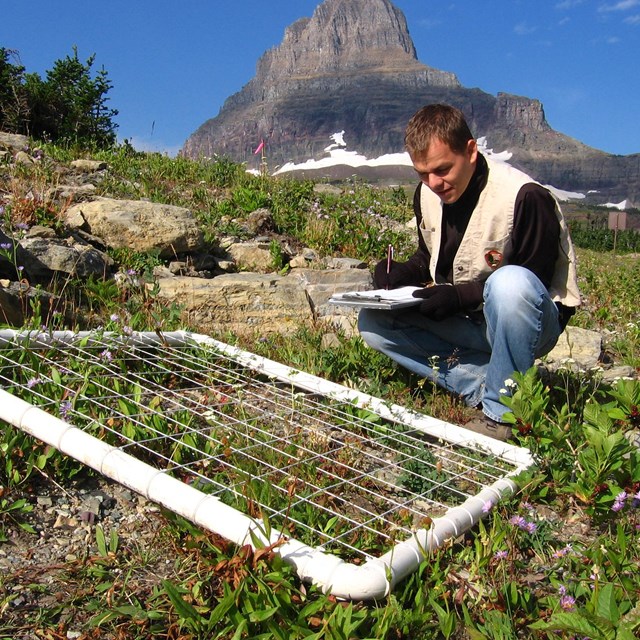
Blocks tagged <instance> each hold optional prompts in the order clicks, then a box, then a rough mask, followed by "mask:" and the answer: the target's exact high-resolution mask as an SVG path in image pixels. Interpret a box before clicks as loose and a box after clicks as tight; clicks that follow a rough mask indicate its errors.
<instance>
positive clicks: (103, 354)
mask: <svg viewBox="0 0 640 640" xmlns="http://www.w3.org/2000/svg"><path fill="white" fill-rule="evenodd" d="M100 358H101V359H102V360H106V361H107V362H111V360H113V355H112V354H111V351H109V349H105V350H104V351H102V352H101V353H100Z"/></svg>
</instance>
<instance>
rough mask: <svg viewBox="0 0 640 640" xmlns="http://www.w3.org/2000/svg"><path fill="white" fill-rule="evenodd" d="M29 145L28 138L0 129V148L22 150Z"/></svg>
mask: <svg viewBox="0 0 640 640" xmlns="http://www.w3.org/2000/svg"><path fill="white" fill-rule="evenodd" d="M28 146H29V138H27V136H22V135H20V134H18V133H5V132H3V131H0V148H2V147H4V148H5V149H12V150H14V151H19V150H24V149H26V148H27V147H28Z"/></svg>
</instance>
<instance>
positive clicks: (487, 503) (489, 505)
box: [482, 500, 493, 513]
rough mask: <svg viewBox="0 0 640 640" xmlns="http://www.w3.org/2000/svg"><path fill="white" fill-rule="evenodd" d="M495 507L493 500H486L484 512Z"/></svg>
mask: <svg viewBox="0 0 640 640" xmlns="http://www.w3.org/2000/svg"><path fill="white" fill-rule="evenodd" d="M491 509H493V502H491V500H486V501H485V503H484V504H483V505H482V513H489V511H491Z"/></svg>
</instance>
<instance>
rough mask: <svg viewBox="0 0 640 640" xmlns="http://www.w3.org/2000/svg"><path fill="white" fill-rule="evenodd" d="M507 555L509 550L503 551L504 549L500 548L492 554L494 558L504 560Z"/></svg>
mask: <svg viewBox="0 0 640 640" xmlns="http://www.w3.org/2000/svg"><path fill="white" fill-rule="evenodd" d="M508 557H509V552H508V551H505V550H504V549H502V550H500V551H496V552H495V553H494V554H493V558H494V560H506V559H507V558H508Z"/></svg>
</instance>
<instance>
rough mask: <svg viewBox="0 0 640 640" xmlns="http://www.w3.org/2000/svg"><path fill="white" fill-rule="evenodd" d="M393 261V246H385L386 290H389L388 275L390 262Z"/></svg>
mask: <svg viewBox="0 0 640 640" xmlns="http://www.w3.org/2000/svg"><path fill="white" fill-rule="evenodd" d="M392 260H393V245H391V244H390V245H388V246H387V287H386V288H387V289H388V288H389V277H388V276H389V273H390V271H391V261H392Z"/></svg>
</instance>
